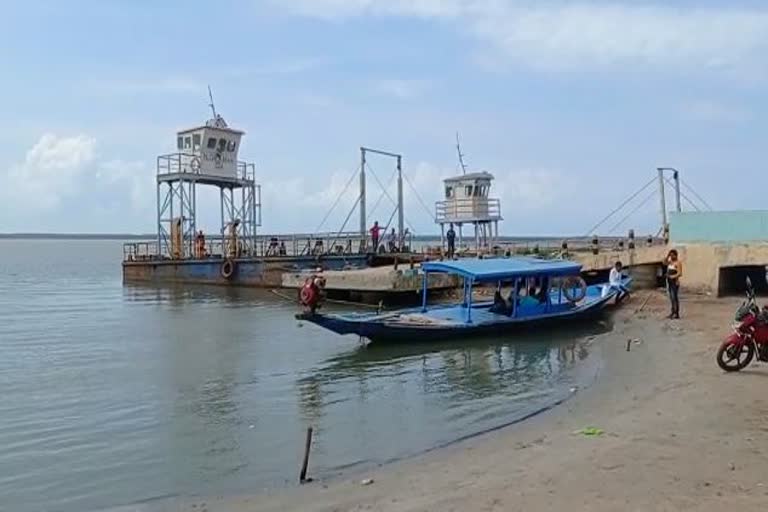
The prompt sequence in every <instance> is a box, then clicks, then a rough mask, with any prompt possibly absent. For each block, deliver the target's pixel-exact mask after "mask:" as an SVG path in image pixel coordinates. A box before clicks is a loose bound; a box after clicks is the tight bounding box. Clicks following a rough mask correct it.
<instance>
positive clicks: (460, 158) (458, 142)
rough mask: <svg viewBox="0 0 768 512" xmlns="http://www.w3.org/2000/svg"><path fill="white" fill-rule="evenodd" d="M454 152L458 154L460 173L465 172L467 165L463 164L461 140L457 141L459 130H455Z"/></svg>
mask: <svg viewBox="0 0 768 512" xmlns="http://www.w3.org/2000/svg"><path fill="white" fill-rule="evenodd" d="M456 152H457V153H458V154H459V165H460V166H461V174H467V166H466V165H465V164H464V153H462V152H461V142H460V141H459V132H456Z"/></svg>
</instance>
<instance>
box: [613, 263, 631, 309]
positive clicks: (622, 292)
mask: <svg viewBox="0 0 768 512" xmlns="http://www.w3.org/2000/svg"><path fill="white" fill-rule="evenodd" d="M622 268H623V265H622V264H621V262H620V261H617V262H616V264H615V265H614V266H613V268H612V269H611V273H610V274H609V275H608V285H609V286H610V287H611V288H612V289H614V290H616V291H617V292H618V293H617V295H616V304H618V303H619V302H621V301H623V300H624V299H626V298H627V297H629V290H628V289H627V287H626V286H624V283H623V282H622V281H623V279H624V276H623V275H622V273H621V270H622Z"/></svg>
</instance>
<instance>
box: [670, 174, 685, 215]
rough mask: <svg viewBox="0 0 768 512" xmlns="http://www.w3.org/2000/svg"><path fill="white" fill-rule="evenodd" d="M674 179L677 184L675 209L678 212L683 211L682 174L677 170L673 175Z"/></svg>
mask: <svg viewBox="0 0 768 512" xmlns="http://www.w3.org/2000/svg"><path fill="white" fill-rule="evenodd" d="M672 179H673V180H674V182H675V209H676V211H677V212H681V211H683V208H682V207H681V205H680V173H679V172H678V171H677V169H675V170H674V171H673V174H672Z"/></svg>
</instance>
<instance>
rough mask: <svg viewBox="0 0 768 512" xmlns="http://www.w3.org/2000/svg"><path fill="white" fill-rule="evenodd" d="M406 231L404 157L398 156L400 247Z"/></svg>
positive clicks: (398, 234)
mask: <svg viewBox="0 0 768 512" xmlns="http://www.w3.org/2000/svg"><path fill="white" fill-rule="evenodd" d="M404 232H405V216H404V214H403V158H402V157H401V156H398V157H397V237H398V240H399V243H398V244H397V245H398V247H403V233H404Z"/></svg>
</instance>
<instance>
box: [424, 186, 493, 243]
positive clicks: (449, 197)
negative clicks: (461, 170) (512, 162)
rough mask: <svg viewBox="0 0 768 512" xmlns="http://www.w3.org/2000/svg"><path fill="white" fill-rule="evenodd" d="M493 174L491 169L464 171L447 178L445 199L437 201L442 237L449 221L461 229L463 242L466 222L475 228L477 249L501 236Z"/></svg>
mask: <svg viewBox="0 0 768 512" xmlns="http://www.w3.org/2000/svg"><path fill="white" fill-rule="evenodd" d="M492 181H493V175H492V174H491V173H488V172H474V173H470V174H463V175H461V176H455V177H453V178H447V179H445V180H444V181H443V184H444V187H445V188H444V191H445V199H444V200H443V201H438V202H437V203H436V204H435V222H436V223H437V224H440V232H441V234H442V236H441V239H442V238H443V236H444V233H445V225H446V224H454V225H455V226H456V227H457V228H458V229H457V231H458V234H459V244H460V245H461V244H462V243H463V235H462V225H463V224H472V225H473V226H474V228H475V233H474V234H475V236H474V238H475V249H476V250H478V251H479V250H480V249H482V248H487V247H489V246H491V245H493V244H494V243H495V241H496V239H497V238H498V235H499V224H498V223H499V221H500V220H502V217H501V204H500V202H499V200H498V199H494V198H490V197H489V194H490V191H491V182H492Z"/></svg>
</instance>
